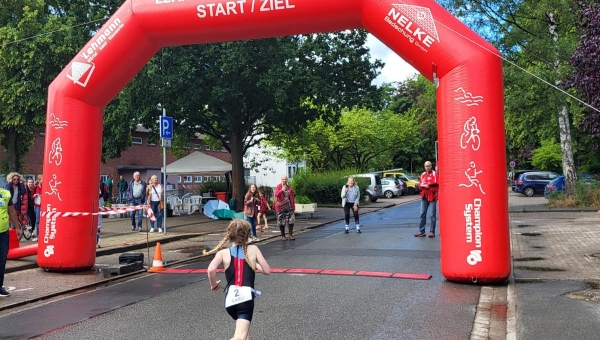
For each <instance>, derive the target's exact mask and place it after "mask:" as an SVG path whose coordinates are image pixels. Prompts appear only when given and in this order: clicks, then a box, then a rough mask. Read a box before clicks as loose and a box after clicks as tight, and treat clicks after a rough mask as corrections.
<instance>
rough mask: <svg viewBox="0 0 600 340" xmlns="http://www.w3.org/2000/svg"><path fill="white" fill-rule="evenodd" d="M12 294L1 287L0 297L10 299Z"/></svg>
mask: <svg viewBox="0 0 600 340" xmlns="http://www.w3.org/2000/svg"><path fill="white" fill-rule="evenodd" d="M9 296H10V293H9V292H7V291H6V290H4V288H2V287H0V297H9Z"/></svg>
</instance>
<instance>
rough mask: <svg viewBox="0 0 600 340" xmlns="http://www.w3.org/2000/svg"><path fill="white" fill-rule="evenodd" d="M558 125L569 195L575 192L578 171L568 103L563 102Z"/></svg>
mask: <svg viewBox="0 0 600 340" xmlns="http://www.w3.org/2000/svg"><path fill="white" fill-rule="evenodd" d="M558 125H559V128H560V149H561V150H562V168H563V175H565V187H566V194H567V196H571V195H573V194H574V193H575V183H576V182H577V173H576V172H575V162H574V161H573V146H572V144H571V125H570V123H569V110H568V108H567V104H563V105H562V106H561V107H560V110H559V111H558Z"/></svg>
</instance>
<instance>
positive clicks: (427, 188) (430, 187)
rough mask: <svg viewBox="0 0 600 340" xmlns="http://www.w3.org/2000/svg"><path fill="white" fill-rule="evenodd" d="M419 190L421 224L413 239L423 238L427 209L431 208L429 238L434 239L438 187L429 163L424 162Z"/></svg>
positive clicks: (435, 175)
mask: <svg viewBox="0 0 600 340" xmlns="http://www.w3.org/2000/svg"><path fill="white" fill-rule="evenodd" d="M419 189H420V190H421V223H420V224H419V232H418V233H416V234H415V237H425V224H426V223H427V209H428V208H429V207H431V227H430V228H429V237H435V222H436V219H437V216H436V215H437V200H438V189H439V185H438V182H437V174H436V172H435V170H433V169H432V166H431V162H430V161H427V162H425V172H423V173H422V174H421V177H420V179H419Z"/></svg>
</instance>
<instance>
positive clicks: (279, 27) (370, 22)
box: [38, 0, 510, 283]
mask: <svg viewBox="0 0 600 340" xmlns="http://www.w3.org/2000/svg"><path fill="white" fill-rule="evenodd" d="M354 28H365V29H367V30H368V31H369V32H371V33H372V34H373V35H375V36H376V37H377V38H379V39H380V40H381V41H382V42H383V43H385V44H386V45H387V46H388V47H390V48H391V49H392V50H394V51H395V52H396V53H398V54H399V55H400V56H401V57H402V58H404V59H405V60H406V61H407V62H408V63H410V64H411V65H412V66H413V67H415V68H416V69H417V70H419V72H421V74H423V75H424V76H425V77H427V78H428V79H429V80H431V81H433V82H435V83H437V84H438V89H437V100H438V131H439V161H440V164H443V167H442V168H441V169H440V172H441V174H440V181H441V190H440V204H439V205H440V206H439V219H440V232H441V239H440V241H441V268H442V274H443V275H444V276H445V277H446V278H447V279H449V280H452V281H462V282H479V283H492V282H499V281H503V280H505V279H507V278H508V276H509V274H510V245H509V230H508V213H507V212H508V204H507V190H506V183H505V163H506V159H505V140H504V121H503V93H502V65H501V60H500V58H498V57H497V55H498V52H497V50H496V49H495V48H494V47H493V46H492V45H490V44H489V43H487V42H486V41H484V40H483V39H482V38H481V37H479V36H478V35H476V34H475V33H474V32H472V31H471V30H470V29H469V28H468V27H466V26H465V25H463V24H462V23H461V22H459V21H458V20H457V19H456V18H454V17H453V16H452V15H450V14H449V13H448V12H446V11H445V10H444V9H443V8H442V7H440V6H439V5H437V4H436V3H435V2H434V1H431V0H327V1H315V0H229V1H226V0H221V1H218V0H215V1H210V0H196V1H189V0H153V1H149V0H128V1H126V2H125V3H124V4H123V6H121V8H120V9H119V10H118V11H117V12H116V13H115V14H114V15H113V16H112V17H111V18H110V19H109V20H108V21H107V22H106V24H105V25H104V26H103V27H102V29H101V30H100V31H99V32H98V33H97V34H96V36H95V37H94V38H93V39H92V40H91V41H90V42H89V43H88V44H87V45H86V46H85V47H84V48H83V49H82V50H81V52H80V53H79V54H78V55H77V56H76V57H75V58H74V59H73V60H72V62H71V63H70V64H69V65H68V67H67V68H66V69H65V70H63V72H62V73H61V74H60V75H59V76H58V78H57V79H56V80H55V81H54V82H53V83H52V85H51V86H50V89H49V94H48V112H47V123H46V149H45V156H44V165H45V166H44V180H45V183H44V191H45V194H44V197H43V202H44V204H43V209H42V211H46V212H65V211H95V210H97V207H98V188H97V185H96V183H97V179H98V178H99V176H100V173H99V171H100V153H101V139H102V111H103V109H104V107H105V106H106V105H107V104H108V103H109V102H110V101H111V100H112V99H113V98H114V97H115V96H116V95H117V93H118V92H119V91H120V90H121V89H122V88H123V87H124V86H125V85H126V84H127V83H128V82H129V81H130V80H131V79H132V78H133V77H134V76H135V74H136V73H137V72H138V71H139V70H140V69H141V68H142V67H143V66H144V64H146V62H147V61H148V60H149V59H150V58H151V57H152V56H153V55H154V54H156V53H157V52H158V51H159V50H160V49H161V48H162V47H165V46H174V45H184V44H202V43H211V42H222V41H232V40H244V39H256V38H265V37H273V36H286V35H293V34H300V33H314V32H330V31H339V30H344V29H354ZM82 183H84V184H83V185H82ZM40 231H41V238H40V243H39V244H40V247H39V249H38V264H39V266H40V267H43V268H47V269H49V270H54V271H74V270H79V269H87V268H90V267H92V266H93V265H94V261H95V254H96V251H95V242H96V219H95V218H94V217H77V218H75V217H65V218H62V217H50V218H46V217H42V219H41V228H40Z"/></svg>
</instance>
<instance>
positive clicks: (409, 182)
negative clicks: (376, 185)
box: [383, 172, 421, 195]
mask: <svg viewBox="0 0 600 340" xmlns="http://www.w3.org/2000/svg"><path fill="white" fill-rule="evenodd" d="M383 177H384V178H386V177H393V178H397V179H401V180H403V181H404V182H405V183H406V190H407V194H408V195H414V194H416V193H419V192H420V191H421V190H419V180H418V179H416V178H414V177H412V176H411V175H409V174H407V173H405V172H384V173H383Z"/></svg>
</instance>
